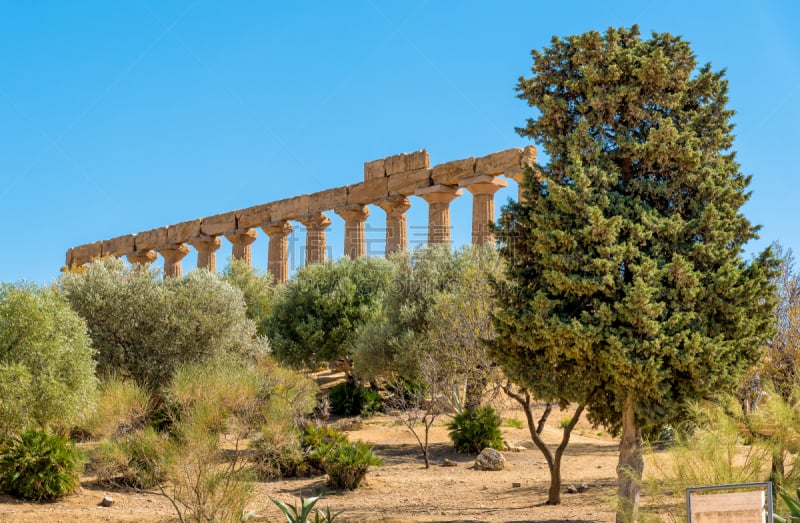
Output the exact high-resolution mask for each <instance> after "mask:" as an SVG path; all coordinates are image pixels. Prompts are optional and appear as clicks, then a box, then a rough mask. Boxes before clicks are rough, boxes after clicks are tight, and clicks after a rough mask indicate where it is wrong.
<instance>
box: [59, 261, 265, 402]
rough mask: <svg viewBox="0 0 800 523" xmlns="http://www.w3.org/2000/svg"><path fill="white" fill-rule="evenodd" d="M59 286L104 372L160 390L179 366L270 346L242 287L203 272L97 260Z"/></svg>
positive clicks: (248, 354)
mask: <svg viewBox="0 0 800 523" xmlns="http://www.w3.org/2000/svg"><path fill="white" fill-rule="evenodd" d="M59 287H60V288H61V289H62V291H63V292H64V294H65V296H66V297H67V299H68V300H69V302H70V304H71V305H72V307H73V309H75V311H77V312H78V314H79V315H80V316H81V317H83V318H84V319H85V320H86V323H87V325H88V327H89V335H90V336H91V338H92V341H93V343H94V347H95V349H96V351H97V366H98V371H99V372H100V373H101V374H105V373H111V372H115V373H117V374H119V375H122V376H123V377H129V378H132V379H134V380H135V381H136V382H137V383H139V384H142V385H146V386H148V387H150V388H153V389H158V388H160V387H162V386H164V385H166V384H167V383H168V382H169V380H170V379H171V377H172V375H173V373H174V369H175V368H176V367H177V366H179V365H181V364H182V363H189V362H198V361H204V360H206V359H208V358H209V357H211V356H213V355H215V354H218V353H231V354H238V355H243V356H254V355H256V354H259V353H262V352H266V351H267V350H268V345H267V342H266V339H264V338H261V337H258V336H257V335H256V328H255V324H254V323H253V322H252V321H251V320H249V319H247V317H246V315H245V310H246V306H245V303H244V299H243V297H242V293H241V291H239V290H238V289H236V288H234V287H233V286H231V285H230V284H228V283H225V282H223V281H222V280H221V279H220V278H219V277H217V276H216V275H215V274H212V273H210V272H208V271H205V270H198V271H193V272H191V273H189V274H188V275H187V276H186V277H184V278H167V279H166V280H163V279H162V277H161V274H160V272H159V271H158V270H157V269H152V268H149V267H129V266H127V265H126V264H125V263H124V262H122V261H121V260H100V261H97V262H94V263H93V264H92V265H91V266H90V267H89V268H88V270H87V271H85V272H83V273H80V274H77V273H68V274H65V275H64V276H62V277H61V279H60V280H59Z"/></svg>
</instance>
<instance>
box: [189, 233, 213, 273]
mask: <svg viewBox="0 0 800 523" xmlns="http://www.w3.org/2000/svg"><path fill="white" fill-rule="evenodd" d="M187 243H189V245H191V246H192V247H194V248H195V249H197V268H198V269H208V270H209V271H211V272H217V255H216V251H217V249H219V248H220V247H221V246H222V240H221V239H219V237H217V236H210V235H208V234H202V233H201V234H199V235H197V236H193V237H191V238H189V241H188V242H187Z"/></svg>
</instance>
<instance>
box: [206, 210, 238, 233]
mask: <svg viewBox="0 0 800 523" xmlns="http://www.w3.org/2000/svg"><path fill="white" fill-rule="evenodd" d="M235 228H236V213H235V212H233V211H231V212H226V213H222V214H215V215H214V216H209V217H208V218H203V219H202V220H200V232H201V233H202V234H207V235H209V236H220V235H222V234H225V232H226V231H232V230H233V229H235Z"/></svg>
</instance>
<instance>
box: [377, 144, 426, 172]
mask: <svg viewBox="0 0 800 523" xmlns="http://www.w3.org/2000/svg"><path fill="white" fill-rule="evenodd" d="M383 161H384V168H385V170H386V176H391V175H393V174H398V173H402V172H406V171H416V170H418V169H427V168H429V167H430V166H431V160H430V156H428V151H426V150H425V149H422V150H419V151H415V152H413V153H403V154H396V155H394V156H389V157H388V158H384V159H383Z"/></svg>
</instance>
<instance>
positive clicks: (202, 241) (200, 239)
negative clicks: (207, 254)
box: [186, 234, 222, 251]
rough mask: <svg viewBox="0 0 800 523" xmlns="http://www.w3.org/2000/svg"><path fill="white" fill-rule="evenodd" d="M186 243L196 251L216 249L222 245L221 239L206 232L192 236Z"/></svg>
mask: <svg viewBox="0 0 800 523" xmlns="http://www.w3.org/2000/svg"><path fill="white" fill-rule="evenodd" d="M186 243H188V244H189V245H191V246H192V247H194V248H195V249H197V250H198V251H216V250H217V249H219V248H220V247H221V246H222V240H220V239H219V237H218V236H209V235H208V234H199V235H197V236H192V237H191V238H189V240H188V241H187V242H186Z"/></svg>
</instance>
